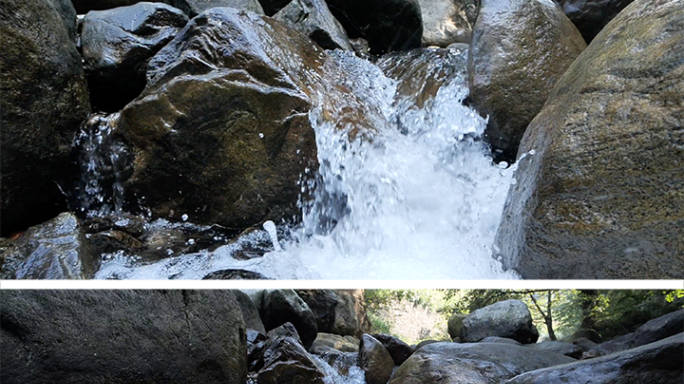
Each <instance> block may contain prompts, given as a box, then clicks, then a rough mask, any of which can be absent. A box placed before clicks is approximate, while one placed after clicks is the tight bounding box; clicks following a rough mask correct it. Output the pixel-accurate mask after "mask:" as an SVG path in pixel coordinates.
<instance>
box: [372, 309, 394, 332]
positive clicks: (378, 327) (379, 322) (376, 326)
mask: <svg viewBox="0 0 684 384" xmlns="http://www.w3.org/2000/svg"><path fill="white" fill-rule="evenodd" d="M366 315H367V316H368V320H369V321H370V324H371V329H370V332H371V333H384V334H388V335H389V334H390V325H389V323H387V322H386V321H385V320H384V319H382V318H381V317H380V316H378V315H377V314H376V313H375V312H373V311H368V312H367V313H366Z"/></svg>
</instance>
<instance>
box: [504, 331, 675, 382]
mask: <svg viewBox="0 0 684 384" xmlns="http://www.w3.org/2000/svg"><path fill="white" fill-rule="evenodd" d="M683 359H684V334H681V333H680V334H678V335H675V336H671V337H669V338H667V339H664V340H661V341H658V342H656V343H652V344H647V345H644V346H642V347H639V348H635V349H630V350H627V351H624V352H619V353H613V354H610V355H607V356H603V357H597V358H594V359H590V360H584V361H580V362H576V363H573V364H565V365H561V366H558V367H550V368H546V369H541V370H537V371H532V372H527V373H525V374H522V375H520V376H517V377H515V378H513V379H512V380H509V381H506V384H532V383H538V384H542V383H543V384H556V383H581V382H586V383H592V384H594V383H595V384H602V383H606V384H607V383H614V384H628V383H654V384H675V383H681V381H682V375H683V374H684V369H683V366H682V360H683Z"/></svg>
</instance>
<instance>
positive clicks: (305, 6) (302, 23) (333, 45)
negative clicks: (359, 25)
mask: <svg viewBox="0 0 684 384" xmlns="http://www.w3.org/2000/svg"><path fill="white" fill-rule="evenodd" d="M273 18H274V19H276V20H280V21H282V22H284V23H287V24H288V25H290V26H291V27H292V28H294V29H296V30H298V31H299V32H301V33H303V34H305V35H307V36H309V37H310V38H311V40H313V41H315V42H316V43H318V45H320V46H321V47H323V48H325V49H344V50H347V51H351V50H353V48H352V46H351V44H350V43H349V38H348V37H347V32H346V31H345V30H344V28H343V27H342V25H341V24H340V22H339V21H337V19H335V17H334V16H333V15H332V13H330V9H328V5H327V4H326V3H325V1H324V0H293V1H291V2H290V4H288V5H287V6H285V7H284V8H283V9H281V10H280V11H278V12H277V13H276V14H275V15H273Z"/></svg>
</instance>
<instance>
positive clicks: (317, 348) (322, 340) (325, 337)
mask: <svg viewBox="0 0 684 384" xmlns="http://www.w3.org/2000/svg"><path fill="white" fill-rule="evenodd" d="M350 338H351V339H352V340H350ZM334 351H339V352H358V351H359V340H358V339H356V338H354V337H352V336H347V337H344V336H340V335H333V334H332V333H325V332H318V335H316V340H314V342H313V345H312V346H311V350H310V352H311V353H315V354H318V355H323V354H326V353H331V352H333V353H334Z"/></svg>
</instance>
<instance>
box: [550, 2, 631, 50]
mask: <svg viewBox="0 0 684 384" xmlns="http://www.w3.org/2000/svg"><path fill="white" fill-rule="evenodd" d="M554 1H555V2H556V3H558V4H560V6H561V8H562V9H563V12H565V14H566V15H567V16H568V18H569V19H570V20H571V21H572V22H573V23H574V24H575V26H577V29H579V31H580V32H581V33H582V36H583V37H584V40H586V41H587V43H589V42H591V41H592V40H593V39H594V37H596V35H597V34H598V33H599V32H601V29H603V27H605V26H606V24H608V23H609V22H610V21H611V20H612V19H613V18H615V16H617V15H618V14H619V13H620V12H621V11H622V10H623V9H624V8H625V7H626V6H628V5H629V4H631V3H632V1H634V0H554Z"/></svg>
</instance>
